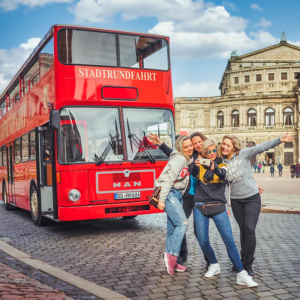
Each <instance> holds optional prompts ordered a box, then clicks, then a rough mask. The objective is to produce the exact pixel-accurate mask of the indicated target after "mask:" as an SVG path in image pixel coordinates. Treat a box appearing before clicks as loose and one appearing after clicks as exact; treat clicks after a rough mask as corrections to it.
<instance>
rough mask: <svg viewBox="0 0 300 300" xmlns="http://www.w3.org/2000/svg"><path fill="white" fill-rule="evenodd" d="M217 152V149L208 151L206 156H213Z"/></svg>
mask: <svg viewBox="0 0 300 300" xmlns="http://www.w3.org/2000/svg"><path fill="white" fill-rule="evenodd" d="M217 151H218V150H217V149H213V150H208V151H206V154H211V153H212V152H213V153H216V152H217Z"/></svg>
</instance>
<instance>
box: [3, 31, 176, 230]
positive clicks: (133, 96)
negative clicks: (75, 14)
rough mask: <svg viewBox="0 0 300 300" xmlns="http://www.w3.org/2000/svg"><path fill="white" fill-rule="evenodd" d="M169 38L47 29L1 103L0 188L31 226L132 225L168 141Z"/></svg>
mask: <svg viewBox="0 0 300 300" xmlns="http://www.w3.org/2000/svg"><path fill="white" fill-rule="evenodd" d="M173 116H174V105H173V96H172V81H171V66H170V55H169V39H168V37H164V36H158V35H153V34H144V33H133V32H124V31H115V30H107V29H99V28H91V27H83V26H74V25H54V26H52V27H51V29H50V30H49V32H48V33H47V34H46V36H45V37H44V38H43V39H42V41H41V42H40V43H39V45H38V46H37V47H36V49H35V50H34V51H33V53H32V54H31V55H30V57H29V58H28V59H27V61H26V62H25V63H24V65H23V66H22V67H21V69H20V70H19V71H18V73H17V74H16V76H15V77H14V78H13V79H12V81H11V82H10V84H9V85H8V86H7V88H6V89H5V90H4V91H3V93H2V95H1V96H0V180H1V184H0V189H1V195H2V200H3V201H4V206H5V208H6V209H7V210H9V209H11V208H13V207H20V208H22V209H26V210H29V211H31V216H32V219H33V221H34V223H35V224H36V225H42V224H43V223H44V221H45V220H46V218H48V219H52V220H54V221H72V220H87V219H98V218H111V217H128V218H130V217H134V216H137V215H140V214H149V213H154V212H158V210H156V209H155V208H153V207H151V206H150V205H149V203H148V200H149V196H150V195H151V193H152V192H153V190H154V187H155V179H156V178H157V177H158V176H159V174H160V173H161V171H162V169H163V167H164V166H165V164H166V162H167V161H168V158H167V157H166V155H165V154H164V153H163V152H162V151H161V150H160V149H159V148H158V147H156V146H155V145H153V144H151V143H150V142H149V140H148V139H147V135H148V134H149V133H150V132H155V133H158V135H159V136H160V138H161V139H162V140H163V141H164V142H165V143H166V144H167V145H168V146H170V147H173V142H174V117H173Z"/></svg>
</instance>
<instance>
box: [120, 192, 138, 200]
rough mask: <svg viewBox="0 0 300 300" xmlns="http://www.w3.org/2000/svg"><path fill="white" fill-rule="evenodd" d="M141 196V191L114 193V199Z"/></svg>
mask: <svg viewBox="0 0 300 300" xmlns="http://www.w3.org/2000/svg"><path fill="white" fill-rule="evenodd" d="M136 198H141V192H129V193H115V200H122V199H136Z"/></svg>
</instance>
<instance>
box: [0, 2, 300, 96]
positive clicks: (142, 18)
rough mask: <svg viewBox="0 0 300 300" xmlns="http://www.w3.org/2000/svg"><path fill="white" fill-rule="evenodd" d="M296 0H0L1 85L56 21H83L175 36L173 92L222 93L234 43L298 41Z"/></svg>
mask: <svg viewBox="0 0 300 300" xmlns="http://www.w3.org/2000/svg"><path fill="white" fill-rule="evenodd" d="M299 9H300V2H299V1H298V0H289V1H283V0H276V1H274V0H273V1H270V0H260V1H246V0H235V1H230V0H228V1H221V0H219V1H202V0H148V1H145V0H0V37H1V38H0V93H1V92H2V91H3V89H4V88H5V87H6V85H7V84H8V83H9V81H10V79H11V78H12V77H13V76H14V74H15V73H16V72H17V71H18V69H19V67H20V66H21V65H22V64H23V63H24V61H25V60H26V58H27V57H28V55H29V54H30V53H31V51H32V50H33V49H34V47H35V46H36V44H37V43H38V42H39V39H40V38H42V37H43V36H44V35H45V34H46V32H47V31H48V30H49V28H50V27H51V25H53V24H56V23H60V24H81V25H88V26H95V27H102V28H115V29H124V30H132V31H143V32H154V33H158V34H163V35H168V36H170V38H171V62H172V76H173V90H174V96H177V97H179V96H187V97H193V96H198V97H201V96H213V95H219V90H218V85H219V82H220V79H221V77H222V74H223V71H224V69H225V66H226V63H227V60H228V58H229V55H230V52H231V50H237V51H238V54H239V55H241V54H244V53H247V52H251V51H254V50H257V49H261V48H264V47H267V46H271V45H274V44H276V43H278V42H279V38H280V35H281V32H282V31H285V33H286V36H287V39H288V41H289V42H290V43H293V44H296V45H298V46H300V33H299V30H298V24H297V19H298V18H297V17H298V12H299Z"/></svg>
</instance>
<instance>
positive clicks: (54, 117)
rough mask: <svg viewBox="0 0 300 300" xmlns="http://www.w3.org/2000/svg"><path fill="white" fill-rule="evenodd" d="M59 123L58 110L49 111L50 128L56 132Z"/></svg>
mask: <svg viewBox="0 0 300 300" xmlns="http://www.w3.org/2000/svg"><path fill="white" fill-rule="evenodd" d="M59 123H60V117H59V110H55V109H52V110H51V111H50V128H53V129H55V130H58V128H59Z"/></svg>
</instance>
